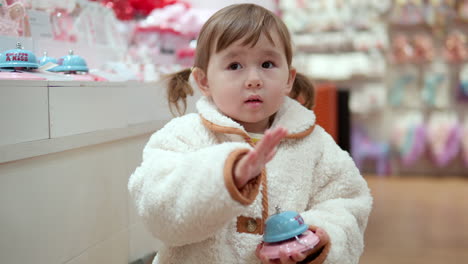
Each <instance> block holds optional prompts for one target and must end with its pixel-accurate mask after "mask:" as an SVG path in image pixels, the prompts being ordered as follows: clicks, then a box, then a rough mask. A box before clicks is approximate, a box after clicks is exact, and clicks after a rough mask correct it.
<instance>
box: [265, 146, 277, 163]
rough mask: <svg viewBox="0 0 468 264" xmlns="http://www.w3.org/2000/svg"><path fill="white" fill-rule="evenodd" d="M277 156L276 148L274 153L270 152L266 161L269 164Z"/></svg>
mask: <svg viewBox="0 0 468 264" xmlns="http://www.w3.org/2000/svg"><path fill="white" fill-rule="evenodd" d="M275 155H276V148H274V149H273V150H272V151H270V153H269V154H268V156H267V160H266V161H267V162H268V161H270V160H272V159H273V157H274V156H275Z"/></svg>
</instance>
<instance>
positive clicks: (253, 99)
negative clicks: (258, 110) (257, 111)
mask: <svg viewBox="0 0 468 264" xmlns="http://www.w3.org/2000/svg"><path fill="white" fill-rule="evenodd" d="M245 103H246V104H247V105H248V106H250V107H259V106H260V105H261V104H262V103H263V101H262V98H261V97H260V96H259V95H251V96H249V97H248V98H247V100H245Z"/></svg>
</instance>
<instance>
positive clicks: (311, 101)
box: [289, 73, 315, 109]
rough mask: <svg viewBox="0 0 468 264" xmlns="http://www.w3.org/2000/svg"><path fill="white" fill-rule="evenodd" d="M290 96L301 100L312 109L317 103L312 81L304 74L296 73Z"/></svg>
mask: <svg viewBox="0 0 468 264" xmlns="http://www.w3.org/2000/svg"><path fill="white" fill-rule="evenodd" d="M289 97H291V98H293V99H295V100H297V101H299V102H300V103H301V104H302V105H303V106H305V107H307V108H308V109H312V108H313V107H314V105H315V88H314V85H313V84H312V81H311V80H310V79H309V78H308V77H307V76H305V75H304V74H301V73H296V79H295V80H294V83H293V87H292V89H291V92H290V93H289Z"/></svg>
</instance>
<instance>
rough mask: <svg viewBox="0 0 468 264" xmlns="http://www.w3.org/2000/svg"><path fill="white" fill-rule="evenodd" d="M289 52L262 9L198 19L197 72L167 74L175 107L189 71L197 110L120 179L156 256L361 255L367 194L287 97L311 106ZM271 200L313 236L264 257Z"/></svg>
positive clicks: (344, 258)
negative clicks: (301, 247)
mask: <svg viewBox="0 0 468 264" xmlns="http://www.w3.org/2000/svg"><path fill="white" fill-rule="evenodd" d="M291 60H292V48H291V40H290V34H289V32H288V30H287V28H286V26H285V25H284V23H283V22H282V21H281V20H280V19H279V18H278V17H277V16H275V15H274V14H273V13H272V12H270V11H268V10H266V9H265V8H263V7H260V6H257V5H253V4H238V5H232V6H228V7H225V8H223V9H221V10H220V11H218V12H217V13H215V14H214V15H213V16H212V17H211V18H210V19H209V20H208V21H207V22H206V23H205V25H204V26H203V28H202V29H201V32H200V34H199V38H198V44H197V49H196V57H195V64H194V67H193V68H192V69H193V70H192V69H187V70H185V71H182V72H179V73H177V74H174V75H173V76H172V77H171V79H170V81H169V90H168V94H169V101H170V102H171V103H172V104H173V106H174V107H175V109H177V110H178V111H179V112H180V113H183V112H184V110H185V105H184V104H185V98H186V96H187V95H188V94H191V93H192V89H191V87H190V85H189V84H188V79H189V76H190V75H192V76H193V78H194V80H195V82H196V83H197V86H198V88H199V89H200V91H201V93H202V94H203V96H202V97H201V99H200V100H199V101H198V102H197V105H196V106H197V111H198V113H191V114H187V115H184V116H181V117H177V118H174V119H173V120H171V121H170V122H169V123H168V124H166V125H165V126H164V127H163V128H162V129H161V130H159V131H157V132H156V133H154V134H153V135H152V136H151V138H150V140H149V142H148V143H147V145H146V147H145V148H144V150H143V162H142V163H141V165H140V166H139V167H138V168H137V169H136V170H135V172H134V173H133V174H132V175H131V177H130V180H129V184H128V188H129V191H130V193H131V195H132V197H133V198H134V199H135V202H136V207H137V211H138V213H139V214H140V215H141V216H142V217H143V219H144V220H145V223H146V224H147V226H148V228H149V229H150V230H151V232H152V233H153V235H154V236H155V237H156V238H158V239H159V240H161V241H162V242H163V243H164V247H163V248H162V249H161V250H160V251H159V252H158V254H157V256H156V258H155V260H154V262H153V263H154V264H156V263H161V264H167V263H177V264H181V263H200V264H211V263H213V264H214V263H232V264H234V263H236V264H237V263H259V262H262V263H298V262H300V263H339V264H343V263H358V261H359V257H360V255H361V253H362V251H363V247H364V243H363V234H364V230H365V228H366V225H367V219H368V216H369V212H370V209H371V203H372V198H371V196H370V192H369V189H368V187H367V184H366V182H365V180H364V179H363V178H362V176H361V175H360V173H359V171H358V169H357V168H356V166H355V164H354V163H353V161H352V159H351V158H350V156H349V154H348V153H347V152H345V151H343V150H341V149H340V148H339V147H338V146H337V144H336V143H335V142H334V141H333V139H332V138H331V137H330V135H328V134H327V133H326V132H325V131H324V130H323V128H321V127H320V126H318V125H316V124H315V115H314V113H313V111H311V110H309V109H308V108H306V107H304V106H302V105H301V104H300V103H299V102H297V101H296V100H293V99H291V98H290V97H288V95H290V94H291V91H293V94H294V95H293V97H299V99H300V100H302V102H303V103H304V104H308V105H310V102H311V99H312V95H313V94H312V93H311V90H310V89H312V87H311V85H310V82H309V81H307V79H306V78H305V77H304V76H303V75H300V74H297V73H296V70H295V69H294V68H293V67H292V66H291ZM179 101H182V104H183V105H180V104H179ZM275 206H279V207H281V208H283V209H285V210H291V211H296V212H299V213H300V214H301V215H302V217H303V218H304V221H305V223H306V224H307V225H309V226H310V229H311V230H312V231H313V232H315V234H316V235H317V236H319V238H320V243H319V244H318V245H317V246H316V247H314V248H313V249H312V250H309V251H306V252H302V253H297V254H293V255H291V256H290V255H288V254H287V253H286V252H281V253H280V259H275V260H270V259H268V258H266V257H265V256H262V255H261V254H260V253H259V252H260V249H261V247H262V234H263V230H264V223H265V220H266V219H267V217H268V216H269V215H271V214H273V213H274V212H275Z"/></svg>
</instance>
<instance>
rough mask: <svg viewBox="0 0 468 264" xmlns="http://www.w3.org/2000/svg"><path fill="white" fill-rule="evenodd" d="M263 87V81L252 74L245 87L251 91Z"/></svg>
mask: <svg viewBox="0 0 468 264" xmlns="http://www.w3.org/2000/svg"><path fill="white" fill-rule="evenodd" d="M262 86H263V81H262V80H261V79H260V78H259V76H258V75H257V74H251V75H250V76H249V77H248V78H247V80H246V81H245V87H246V88H249V89H252V88H260V87H262Z"/></svg>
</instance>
